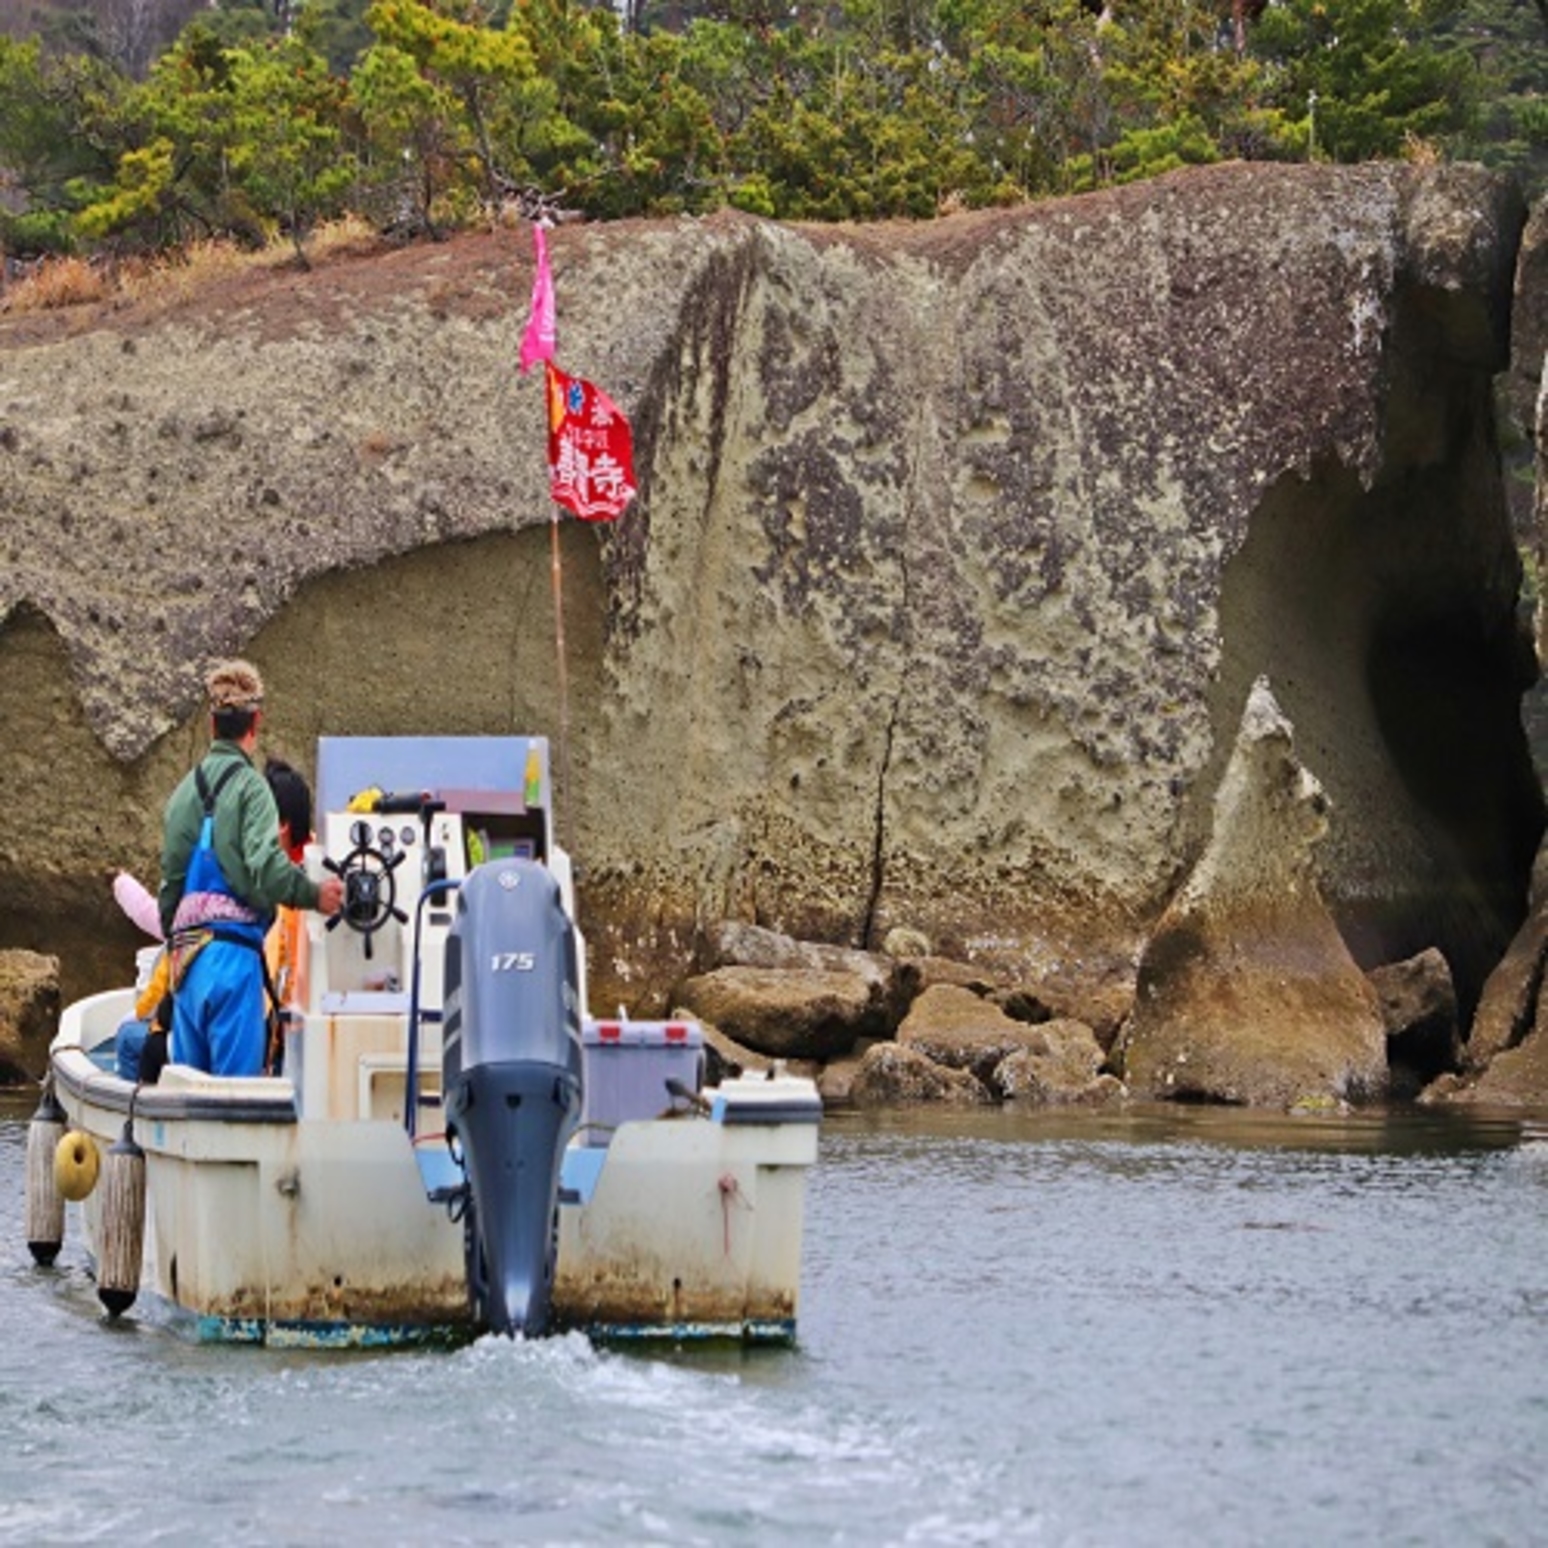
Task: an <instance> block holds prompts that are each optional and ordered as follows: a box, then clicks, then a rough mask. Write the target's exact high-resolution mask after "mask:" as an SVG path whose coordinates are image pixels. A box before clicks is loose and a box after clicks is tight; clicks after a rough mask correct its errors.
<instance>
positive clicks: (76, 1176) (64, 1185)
mask: <svg viewBox="0 0 1548 1548" xmlns="http://www.w3.org/2000/svg"><path fill="white" fill-rule="evenodd" d="M101 1170H102V1156H101V1153H100V1152H99V1151H98V1150H97V1142H96V1141H95V1140H94V1139H93V1138H92V1137H91V1135H89V1134H86V1133H83V1132H82V1131H81V1130H80V1129H71V1130H70V1132H69V1133H68V1134H66V1135H65V1137H64V1138H63V1139H62V1140H60V1142H59V1145H58V1148H57V1149H56V1150H55V1151H54V1186H55V1187H56V1188H58V1190H59V1192H60V1195H61V1196H62V1197H63V1198H67V1199H68V1200H69V1201H70V1202H71V1203H72V1204H79V1203H80V1201H81V1200H82V1199H84V1198H85V1197H86V1195H87V1194H88V1193H90V1192H91V1190H92V1189H93V1188H95V1187H96V1186H97V1174H98V1173H99V1172H100V1171H101Z"/></svg>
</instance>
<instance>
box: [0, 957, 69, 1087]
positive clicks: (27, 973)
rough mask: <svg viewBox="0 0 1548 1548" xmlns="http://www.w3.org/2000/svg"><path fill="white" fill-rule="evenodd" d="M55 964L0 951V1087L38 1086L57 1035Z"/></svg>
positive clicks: (48, 959) (51, 960) (51, 959)
mask: <svg viewBox="0 0 1548 1548" xmlns="http://www.w3.org/2000/svg"><path fill="white" fill-rule="evenodd" d="M59 1009H60V1006H59V959H58V958H57V957H49V956H44V955H43V954H41V953H39V952H35V951H0V1084H3V1085H25V1084H30V1083H32V1082H33V1081H38V1080H41V1079H42V1078H43V1076H44V1074H45V1072H46V1071H47V1069H48V1045H49V1044H50V1043H51V1042H52V1041H53V1040H54V1033H55V1032H56V1031H58V1029H59Z"/></svg>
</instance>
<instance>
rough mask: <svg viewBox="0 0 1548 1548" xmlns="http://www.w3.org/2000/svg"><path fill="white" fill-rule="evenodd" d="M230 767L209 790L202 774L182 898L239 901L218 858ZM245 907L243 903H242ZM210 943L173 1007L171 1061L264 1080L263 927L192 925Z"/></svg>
mask: <svg viewBox="0 0 1548 1548" xmlns="http://www.w3.org/2000/svg"><path fill="white" fill-rule="evenodd" d="M235 768H236V766H235V765H233V766H232V767H231V768H230V769H227V770H226V772H225V773H223V774H222V775H221V777H220V778H219V779H218V780H217V781H216V783H215V788H214V789H213V790H209V789H208V788H207V787H206V785H205V782H204V777H203V776H204V771H203V769H199V770H198V771H197V776H196V777H197V778H198V782H199V793H200V795H201V796H203V797H204V821H203V823H202V824H201V825H200V827H199V842H198V843H197V844H196V845H195V846H194V852H193V856H192V858H191V859H190V860H189V862H188V876H187V878H186V880H185V881H184V883H183V893H184V896H188V895H189V894H191V893H196V892H214V893H219V894H221V895H222V896H224V897H228V898H236V894H235V893H234V892H233V891H232V890H231V886H230V883H229V882H227V880H226V876H225V873H224V872H223V871H222V870H221V868H220V861H219V860H218V859H216V857H215V842H214V839H215V798H216V797H217V796H218V795H219V794H220V792H221V788H222V787H223V786H224V785H225V783H226V781H227V779H229V778H230V776H231V775H232V773H234V772H235ZM237 901H238V902H241V901H242V900H241V899H237ZM193 928H194V929H197V930H201V931H208V932H209V934H210V936H211V939H210V940H209V941H208V942H207V943H206V944H205V945H204V946H202V947H200V948H199V950H198V951H197V952H196V953H195V955H194V958H193V961H192V962H190V963H189V964H188V967H187V969H186V970H185V972H184V973H183V976H182V978H181V980H180V981H179V983H178V986H177V991H176V993H175V994H174V996H173V1000H172V1061H173V1063H175V1064H189V1065H192V1066H193V1067H194V1069H196V1070H208V1071H209V1072H210V1074H212V1075H261V1074H262V1073H263V1065H264V1057H265V1055H266V1053H267V1049H268V1028H267V1025H266V1023H265V1019H264V1011H263V996H264V971H263V937H264V933H265V932H264V927H263V925H262V924H261V923H253V924H247V923H244V922H242V921H240V920H234V919H221V920H219V921H212V922H210V923H208V924H204V925H198V926H194V927H193Z"/></svg>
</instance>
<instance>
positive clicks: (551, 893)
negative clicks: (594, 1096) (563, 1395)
mask: <svg viewBox="0 0 1548 1548" xmlns="http://www.w3.org/2000/svg"><path fill="white" fill-rule="evenodd" d="M444 983H445V989H446V997H445V1011H444V1023H443V1026H442V1048H443V1053H442V1060H441V1077H442V1086H441V1089H442V1091H443V1093H444V1095H445V1103H446V1133H447V1139H448V1142H449V1143H451V1145H452V1147H453V1151H454V1153H459V1158H460V1160H461V1163H462V1168H463V1173H464V1176H465V1178H466V1180H467V1187H468V1190H469V1198H468V1201H467V1211H466V1214H465V1216H464V1223H463V1230H464V1245H465V1249H466V1255H467V1272H468V1297H469V1301H470V1304H471V1306H472V1310H473V1315H474V1318H475V1320H476V1321H478V1322H480V1323H482V1324H484V1325H486V1326H488V1327H489V1328H491V1329H493V1330H494V1331H495V1332H497V1333H507V1334H516V1333H524V1334H527V1333H533V1334H535V1333H542V1332H543V1331H545V1329H546V1326H547V1323H548V1316H549V1308H550V1302H551V1297H552V1293H553V1279H554V1256H555V1251H556V1248H557V1245H558V1244H557V1233H556V1218H555V1217H556V1211H557V1208H558V1192H559V1171H560V1166H561V1164H562V1160H563V1156H564V1148H565V1145H566V1144H567V1143H568V1141H569V1139H570V1136H571V1135H572V1134H573V1133H574V1132H575V1128H576V1125H577V1123H578V1122H579V1121H580V1111H581V1079H582V1073H581V1072H582V1053H581V1037H580V996H579V993H578V990H577V987H576V985H577V974H576V959H575V930H574V927H573V926H572V925H571V923H570V919H569V916H568V915H567V914H566V913H565V911H564V907H563V904H562V902H561V899H560V894H559V884H558V882H557V881H555V879H554V877H553V875H552V873H551V872H549V871H548V870H547V869H545V868H544V867H543V866H541V865H537V864H535V863H534V862H533V861H530V860H499V861H495V862H493V863H491V864H487V865H481V866H478V867H477V868H476V869H475V870H474V871H473V872H472V873H471V874H470V875H469V876H468V878H467V880H466V881H464V882H463V884H462V886H461V887H460V888H459V889H458V891H457V917H456V919H455V920H454V921H453V923H452V927H451V931H450V933H449V935H448V936H447V940H446V963H445V978H444Z"/></svg>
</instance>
